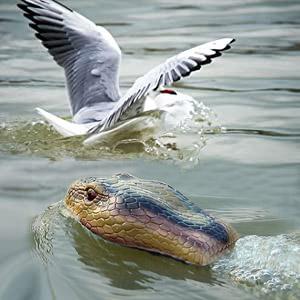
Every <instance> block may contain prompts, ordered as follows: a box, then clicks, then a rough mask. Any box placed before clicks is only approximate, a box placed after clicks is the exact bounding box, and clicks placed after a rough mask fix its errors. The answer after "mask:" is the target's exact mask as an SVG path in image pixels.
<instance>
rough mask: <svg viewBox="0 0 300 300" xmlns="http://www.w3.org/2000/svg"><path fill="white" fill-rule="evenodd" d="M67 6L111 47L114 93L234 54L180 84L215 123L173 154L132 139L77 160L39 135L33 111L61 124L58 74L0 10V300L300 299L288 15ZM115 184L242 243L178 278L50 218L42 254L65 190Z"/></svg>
mask: <svg viewBox="0 0 300 300" xmlns="http://www.w3.org/2000/svg"><path fill="white" fill-rule="evenodd" d="M66 4H67V5H69V6H71V7H72V8H74V9H76V10H78V11H80V12H81V13H82V14H84V15H86V16H88V17H89V18H91V19H92V20H94V21H95V22H97V23H98V24H103V25H105V26H106V27H107V28H108V29H109V30H110V31H111V32H112V33H113V35H114V36H115V38H116V39H117V40H118V42H119V44H120V46H121V48H122V50H123V63H122V69H121V87H122V90H125V89H126V88H128V87H129V86H130V84H131V83H132V82H133V81H134V79H135V78H136V77H137V76H139V75H142V74H143V73H144V72H145V71H147V70H149V69H150V68H151V67H153V66H155V65H156V64H158V63H160V62H161V61H163V60H164V59H165V58H167V57H168V56H169V55H171V54H175V53H177V52H179V51H182V50H185V49H187V48H189V47H192V46H195V45H197V44H200V43H204V42H207V41H210V40H213V39H215V38H221V37H224V36H225V37H226V36H234V37H235V38H236V39H237V42H236V43H235V44H234V45H233V48H232V50H230V51H229V52H227V53H226V54H224V56H222V57H221V58H218V59H216V60H215V62H214V63H213V64H212V65H209V66H205V67H203V68H202V69H201V71H200V72H198V73H196V74H194V75H193V76H191V77H190V78H188V79H186V80H184V81H183V82H180V83H178V84H176V86H177V88H178V89H179V90H180V91H181V92H184V93H187V94H189V95H191V96H193V97H194V98H196V99H197V100H199V101H202V102H203V103H204V105H205V106H206V107H208V108H209V109H210V110H211V112H212V113H211V114H209V116H208V119H206V120H205V121H206V122H202V123H201V122H200V125H199V128H198V129H199V130H198V131H196V132H194V131H192V130H191V131H190V132H189V135H185V134H184V132H183V131H181V136H180V138H179V139H178V140H179V141H180V147H179V150H174V149H172V148H174V147H172V141H173V138H172V137H165V139H164V140H163V144H168V143H170V144H171V147H169V148H168V147H166V146H164V147H163V146H159V145H157V144H155V141H151V140H150V141H147V142H148V143H146V144H145V143H144V141H143V143H142V142H141V140H139V139H137V140H135V141H131V142H132V143H125V144H122V145H119V146H116V147H115V148H114V151H110V149H107V148H106V146H103V147H102V148H99V149H98V148H94V147H92V148H91V149H85V148H82V147H81V146H80V143H79V142H80V141H81V140H80V138H79V139H78V138H75V139H62V138H61V137H59V136H58V135H56V134H55V133H54V132H53V131H52V130H51V129H49V128H48V127H47V126H45V124H42V123H40V119H39V117H38V116H37V115H36V113H35V112H34V110H33V109H34V107H36V106H41V107H43V108H44V109H46V110H49V111H50V112H53V113H55V114H57V115H60V116H68V103H67V101H66V95H65V88H64V84H63V79H64V77H63V73H62V71H61V70H60V69H59V68H58V67H57V66H56V65H55V63H54V62H53V61H52V59H51V58H49V56H48V54H47V53H46V52H45V50H44V49H43V48H42V47H41V46H40V45H39V43H38V42H37V41H36V40H35V39H34V37H33V35H32V32H31V31H30V30H29V29H28V27H27V25H26V21H24V19H23V18H22V16H21V15H20V13H19V12H18V11H17V9H16V7H15V1H9V0H1V2H0V60H1V63H0V96H1V97H0V107H1V109H0V124H1V129H0V166H1V167H0V170H1V173H0V191H1V193H0V194H1V201H0V211H1V218H0V236H1V247H0V265H1V267H0V279H1V286H0V298H1V299H2V298H4V299H5V298H7V299H26V298H28V299H54V298H57V299H66V298H71V297H73V298H74V299H87V298H92V299H93V298H96V297H97V298H101V299H108V298H109V299H111V298H113V299H119V298H128V299H152V298H153V297H155V298H164V299H171V298H172V299H180V298H182V295H186V297H189V299H220V298H222V299H273V298H277V299H288V298H289V299H298V298H299V293H300V287H299V274H300V271H299V256H300V253H299V228H300V221H299V209H300V204H299V192H300V184H299V183H300V168H299V162H300V154H299V153H300V151H299V141H300V138H299V133H300V126H299V125H300V121H299V120H300V118H299V116H300V106H299V91H300V90H299V67H298V65H299V61H300V58H299V56H300V53H299V50H300V45H299V41H298V40H297V36H299V31H300V23H299V13H300V4H299V3H298V1H276V2H275V1H263V0H261V1H258V0H257V1H255V0H253V1H241V0H234V1H214V2H211V1H199V2H195V1H185V2H184V3H182V2H179V1H175V0H172V1H152V2H151V3H149V1H142V2H141V1H130V3H126V2H120V1H109V2H107V1H95V0H93V1H92V0H90V1H76V0H72V1H66ZM215 115H216V116H215ZM208 121H211V123H212V124H210V122H208ZM32 122H36V123H34V124H33V123H32ZM200 129H201V130H200ZM202 129H203V130H202ZM177 135H178V136H179V135H180V133H177ZM178 140H176V141H178ZM190 141H192V145H193V146H192V148H189V145H191V143H190ZM151 142H152V143H153V144H151ZM194 145H196V146H194ZM120 172H128V173H132V174H133V175H136V176H139V177H144V178H149V179H156V180H161V181H164V182H168V183H169V184H171V185H172V186H174V187H176V188H177V189H179V190H180V191H182V192H184V193H185V194H186V195H187V196H188V197H189V198H191V199H192V200H193V201H194V202H196V203H198V204H199V205H200V206H201V207H203V208H206V209H208V210H209V211H210V212H211V213H214V214H216V215H218V216H221V217H223V218H225V219H226V220H228V221H230V222H232V223H233V225H234V226H235V227H236V229H237V230H238V231H239V233H240V235H241V237H242V238H241V240H240V242H239V243H238V244H237V246H236V249H235V250H234V252H233V253H232V254H231V255H229V256H226V257H224V258H223V259H222V260H220V261H219V262H217V263H216V264H215V265H213V266H211V267H208V268H199V267H195V266H188V265H186V264H183V263H181V262H177V261H175V260H172V259H170V258H166V257H162V256H155V255H152V254H149V253H147V252H143V251H138V250H134V249H127V248H124V247H120V246H117V245H112V244H109V243H105V242H104V241H102V240H99V239H95V238H94V237H93V236H90V235H89V234H88V233H87V232H86V231H85V230H83V229H82V228H81V227H80V226H79V225H77V224H76V223H74V222H72V221H70V220H69V219H68V218H66V217H65V216H62V215H60V214H58V215H57V214H55V213H54V212H55V211H56V210H55V209H52V210H50V211H52V212H53V214H52V215H51V214H50V216H49V218H46V220H48V221H47V222H46V227H47V226H48V227H49V230H48V232H49V235H47V234H45V236H44V237H43V239H42V241H43V244H39V242H38V241H39V237H40V235H39V234H40V233H43V232H45V233H46V231H42V230H43V229H45V228H44V227H43V226H41V225H40V226H38V227H37V226H36V224H40V223H36V222H37V221H35V220H36V217H37V216H39V215H42V216H43V211H45V210H46V208H47V207H48V206H49V205H50V204H52V203H55V202H57V201H59V200H61V199H62V198H63V196H64V194H65V192H66V189H67V187H68V185H69V184H70V183H71V182H72V181H74V180H75V179H77V178H79V177H84V176H101V177H104V176H111V175H112V174H114V173H120ZM38 220H40V219H38ZM33 224H35V226H32V225H33ZM51 224H52V225H53V224H54V225H55V226H52V225H51ZM33 228H34V229H35V230H36V229H37V228H38V229H40V230H38V231H34V230H33ZM47 240H49V243H48V244H47V243H46V242H45V241H47ZM39 245H48V246H49V248H48V252H47V251H46V253H45V248H43V247H41V248H39ZM249 249H250V250H249ZM252 250H253V251H252ZM51 251H52V254H51ZM43 254H44V255H43ZM270 254H273V257H272V258H273V260H272V259H270ZM254 257H256V258H257V259H254ZM247 272H248V273H247ZM16 287H18V288H17V289H16Z"/></svg>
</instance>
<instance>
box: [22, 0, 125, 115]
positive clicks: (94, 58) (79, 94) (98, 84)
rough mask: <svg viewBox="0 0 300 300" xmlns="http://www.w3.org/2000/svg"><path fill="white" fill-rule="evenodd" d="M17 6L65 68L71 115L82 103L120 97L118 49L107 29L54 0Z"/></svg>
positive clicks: (27, 1) (28, 1) (35, 0)
mask: <svg viewBox="0 0 300 300" xmlns="http://www.w3.org/2000/svg"><path fill="white" fill-rule="evenodd" d="M18 7H19V8H21V9H22V10H23V11H24V16H25V17H26V18H28V19H29V20H30V21H31V22H30V23H29V25H30V27H32V28H33V29H34V30H35V31H36V37H37V38H38V39H40V40H41V41H42V43H43V45H44V46H45V47H46V48H48V51H49V53H50V54H51V55H52V56H53V57H54V59H55V61H56V62H57V63H58V64H59V65H60V66H62V67H63V68H64V70H65V75H66V79H67V86H68V91H69V97H70V101H71V109H72V114H73V115H75V114H76V113H77V112H78V111H79V110H80V109H81V108H82V107H85V106H92V105H93V104H95V103H100V102H106V101H117V100H119V98H120V92H119V78H118V76H119V64H120V59H121V50H120V48H119V46H118V45H117V43H116V41H115V40H114V38H113V37H112V36H111V34H110V33H109V32H108V31H107V30H106V29H104V28H103V27H100V26H96V25H95V24H94V23H93V22H91V21H90V20H88V19H87V18H85V17H83V16H82V15H80V14H78V13H77V12H75V11H73V10H71V9H69V8H68V7H66V6H64V5H63V4H60V3H58V2H57V1H54V0H22V3H18Z"/></svg>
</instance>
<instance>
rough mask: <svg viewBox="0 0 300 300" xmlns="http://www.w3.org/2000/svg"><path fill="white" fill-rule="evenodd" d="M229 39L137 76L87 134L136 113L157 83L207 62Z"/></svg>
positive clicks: (175, 58) (176, 78)
mask: <svg viewBox="0 0 300 300" xmlns="http://www.w3.org/2000/svg"><path fill="white" fill-rule="evenodd" d="M232 42H234V39H232V38H224V39H220V40H216V41H213V42H210V43H206V44H203V45H200V46H198V47H195V48H192V49H189V50H187V51H184V52H181V53H179V54H178V55H176V56H173V57H171V58H169V59H167V60H166V61H165V62H164V63H162V64H160V65H158V66H157V67H156V68H154V69H152V70H151V71H149V72H148V73H147V74H146V75H144V76H142V77H139V78H138V79H137V80H136V81H135V82H134V84H133V85H132V87H131V88H130V89H129V90H128V91H127V92H126V94H125V95H124V96H123V97H122V98H121V99H120V100H119V102H118V103H117V104H116V105H115V107H114V108H113V109H112V110H111V111H110V113H109V114H108V116H107V117H106V118H105V119H104V120H103V121H101V122H100V123H99V124H98V125H97V126H95V127H94V128H92V129H91V130H90V131H89V133H96V132H100V131H103V130H105V129H107V128H110V127H112V126H114V125H115V124H116V123H117V122H119V121H121V120H123V119H126V118H127V117H128V116H133V115H136V114H137V113H139V112H140V110H141V109H142V106H143V102H144V100H145V96H146V95H147V94H148V93H149V92H150V91H152V90H156V89H157V88H159V87H160V86H166V85H170V84H171V83H173V82H175V81H178V80H180V79H181V78H182V77H186V76H188V75H189V74H190V73H191V72H193V71H196V70H199V69H200V68H201V66H202V65H205V64H209V63H210V62H211V59H212V58H214V57H217V56H220V55H221V51H223V50H227V49H229V48H230V44H231V43H232Z"/></svg>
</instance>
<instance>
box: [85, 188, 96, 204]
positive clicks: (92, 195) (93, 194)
mask: <svg viewBox="0 0 300 300" xmlns="http://www.w3.org/2000/svg"><path fill="white" fill-rule="evenodd" d="M96 197H97V193H96V191H95V190H94V189H91V188H89V189H88V190H87V200H89V201H93V200H94V199H95V198H96Z"/></svg>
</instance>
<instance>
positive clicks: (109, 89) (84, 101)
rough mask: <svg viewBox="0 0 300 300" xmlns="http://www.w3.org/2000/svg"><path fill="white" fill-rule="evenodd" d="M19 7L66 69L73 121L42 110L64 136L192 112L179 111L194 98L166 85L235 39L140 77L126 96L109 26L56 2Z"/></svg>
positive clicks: (41, 0) (37, 0)
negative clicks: (146, 115) (154, 113)
mask: <svg viewBox="0 0 300 300" xmlns="http://www.w3.org/2000/svg"><path fill="white" fill-rule="evenodd" d="M18 6H19V7H20V8H21V9H22V10H23V11H24V12H25V13H24V16H25V17H26V18H28V19H29V20H30V23H29V25H30V27H32V28H33V29H34V30H35V31H36V37H37V38H38V39H40V40H41V41H42V43H43V45H44V46H45V47H46V48H47V49H48V51H49V53H50V54H51V55H52V56H53V58H54V60H55V61H56V62H57V64H58V65H60V66H61V67H63V68H64V71H65V76H66V83H67V88H68V93H69V99H70V104H71V113H72V117H73V120H72V122H69V121H66V120H63V119H61V118H59V117H57V116H55V115H53V114H51V113H49V112H46V111H45V110H43V109H41V108H37V111H38V113H39V114H40V115H42V116H43V117H44V118H45V119H46V120H47V121H48V122H49V123H50V124H51V125H53V127H54V128H55V129H56V130H57V131H58V132H59V133H60V134H62V135H63V136H74V135H84V134H87V133H91V134H99V133H101V132H103V131H106V130H109V129H111V128H113V127H114V126H116V125H118V124H119V123H120V122H121V121H124V120H127V119H130V118H133V117H135V116H137V115H139V114H140V113H142V112H144V111H146V110H163V111H167V113H168V115H169V119H170V120H172V122H173V123H174V122H176V121H180V119H181V120H182V118H184V117H187V116H185V115H184V114H180V107H181V106H182V104H183V103H185V105H192V102H193V99H192V98H191V97H189V96H187V95H183V94H180V93H177V92H175V91H173V90H167V89H162V88H163V87H164V86H168V85H171V84H172V83H173V82H175V81H178V80H180V79H181V78H182V77H186V76H188V75H189V74H190V73H191V72H193V71H195V70H199V69H200V67H201V66H202V65H204V64H208V63H210V62H211V59H212V58H214V57H217V56H220V55H221V51H223V50H226V49H229V48H230V46H229V45H230V43H232V42H233V41H234V39H232V38H223V39H220V40H216V41H213V42H210V43H206V44H203V45H200V46H197V47H195V48H192V49H190V50H187V51H184V52H181V53H179V54H178V55H175V56H173V57H171V58H169V59H167V60H166V61H165V62H164V63H162V64H160V65H158V66H157V67H155V68H154V69H152V70H151V71H149V72H148V73H146V74H145V75H144V76H142V77H139V78H138V79H137V80H136V81H135V82H134V84H133V85H132V87H131V88H130V89H129V90H128V91H127V92H126V93H125V94H124V95H121V93H120V89H119V66H120V62H121V50H120V48H119V46H118V44H117V42H116V41H115V39H114V38H113V37H112V35H111V34H110V33H109V32H108V31H107V30H106V29H105V28H104V27H101V26H97V25H95V24H94V23H93V22H91V21H90V20H88V19H87V18H85V17H83V16H82V15H80V14H78V13H77V12H75V11H73V10H71V9H70V8H68V7H66V6H64V5H63V4H61V3H59V2H57V1H54V0H22V3H19V4H18ZM185 101H187V102H185ZM189 101H191V103H190V104H187V103H188V102H189ZM176 107H177V108H176ZM92 140H95V139H94V138H93V139H92ZM88 141H89V139H87V142H88Z"/></svg>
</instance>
